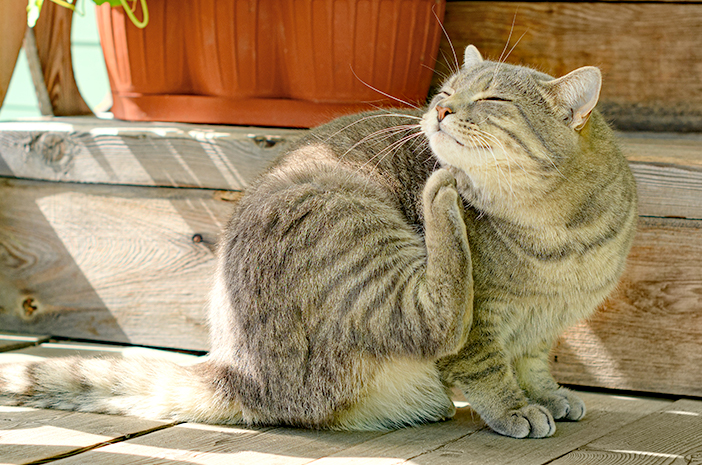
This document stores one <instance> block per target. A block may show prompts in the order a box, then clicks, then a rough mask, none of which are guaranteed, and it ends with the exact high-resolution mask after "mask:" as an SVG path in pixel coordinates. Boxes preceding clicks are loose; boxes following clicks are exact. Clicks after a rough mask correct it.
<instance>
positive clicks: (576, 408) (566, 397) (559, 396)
mask: <svg viewBox="0 0 702 465" xmlns="http://www.w3.org/2000/svg"><path fill="white" fill-rule="evenodd" d="M537 402H538V403H539V404H540V405H543V406H544V407H546V408H547V409H548V410H549V412H551V415H553V418H555V419H556V420H569V421H579V420H582V418H583V417H584V416H585V403H584V402H583V401H582V400H581V399H580V397H578V396H577V395H575V393H574V392H573V391H571V390H570V389H567V388H563V387H562V388H559V389H558V390H557V391H555V392H552V393H551V394H550V395H549V396H548V397H544V398H542V399H539V400H538V401H537Z"/></svg>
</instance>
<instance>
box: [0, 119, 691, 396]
mask: <svg viewBox="0 0 702 465" xmlns="http://www.w3.org/2000/svg"><path fill="white" fill-rule="evenodd" d="M296 134H298V132H297V131H285V130H272V131H269V132H261V130H252V129H247V128H224V127H196V126H189V125H178V124H169V125H163V124H161V125H159V124H143V125H139V126H138V127H136V126H134V125H129V124H125V123H120V122H117V121H114V122H110V121H108V122H104V121H103V122H100V123H96V120H90V119H89V120H82V119H59V120H57V121H54V122H49V123H41V122H36V123H23V124H15V123H0V225H1V227H0V328H2V329H3V330H12V331H18V332H25V333H35V334H37V333H48V334H52V335H55V336H65V337H72V338H84V339H93V340H102V341H114V342H131V343H135V344H144V345H149V346H157V347H173V348H181V349H195V350H206V349H207V347H208V345H207V331H206V328H205V312H204V309H205V303H206V300H207V291H208V289H209V287H210V279H211V276H212V270H213V259H214V255H213V247H214V243H215V241H216V238H217V235H218V233H219V231H220V230H221V228H222V227H223V225H224V224H225V223H226V221H227V219H228V216H229V212H230V210H231V206H232V202H234V201H236V200H237V198H238V197H239V195H240V193H239V192H238V191H240V190H241V189H243V188H244V187H246V185H247V184H248V183H249V182H250V181H251V179H252V178H253V177H254V176H255V175H256V174H257V173H258V172H260V171H261V170H262V169H263V168H264V167H265V166H266V165H267V163H268V162H269V161H270V160H271V159H272V158H273V157H274V156H275V155H276V153H277V151H276V147H277V144H276V141H278V140H280V139H285V138H291V137H295V135H296ZM621 141H622V145H623V147H624V149H625V152H626V154H627V156H628V158H629V161H630V164H631V167H632V169H633V171H634V174H635V176H636V179H637V182H638V188H639V194H640V215H641V216H640V219H639V231H638V234H637V236H636V240H635V244H634V248H633V250H632V253H631V256H630V258H629V265H628V269H627V271H626V273H625V275H624V277H623V279H622V283H621V285H620V287H619V290H618V291H617V292H616V293H615V294H614V295H613V296H612V298H611V299H610V300H609V301H608V302H607V303H606V305H604V306H603V308H602V309H601V311H600V312H599V313H598V314H597V315H596V316H595V317H594V318H593V319H592V320H591V321H590V322H586V323H583V324H581V325H579V326H577V327H575V328H573V329H572V330H570V331H569V332H568V333H567V334H566V335H565V336H564V338H563V339H562V341H561V343H560V344H559V346H558V347H557V348H556V350H555V351H554V354H553V367H554V370H555V373H556V375H557V376H558V378H559V379H560V380H561V381H563V382H567V383H572V384H581V385H587V386H600V387H612V388H623V389H635V390H643V391H654V392H667V393H675V394H687V395H698V396H700V395H702V371H700V370H699V367H700V366H702V311H701V310H702V203H701V202H700V199H702V153H701V149H700V147H702V136H700V135H671V134H658V135H655V134H636V133H631V134H621Z"/></svg>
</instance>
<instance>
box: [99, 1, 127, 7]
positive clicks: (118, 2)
mask: <svg viewBox="0 0 702 465" xmlns="http://www.w3.org/2000/svg"><path fill="white" fill-rule="evenodd" d="M93 2H95V4H96V5H102V4H103V3H105V2H107V3H109V4H110V6H122V3H121V2H120V1H119V0H93Z"/></svg>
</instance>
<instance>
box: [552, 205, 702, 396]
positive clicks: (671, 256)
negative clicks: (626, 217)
mask: <svg viewBox="0 0 702 465" xmlns="http://www.w3.org/2000/svg"><path fill="white" fill-rule="evenodd" d="M701 309H702V221H698V220H695V221H692V220H672V219H666V220H663V219H656V218H640V219H639V230H638V233H637V236H636V238H635V242H634V246H633V249H632V251H631V254H630V256H629V260H628V267H627V270H626V272H625V273H624V276H623V278H622V281H621V283H620V286H619V289H618V290H617V291H616V292H615V293H614V294H613V295H612V297H611V298H610V299H609V300H608V301H607V302H606V304H605V305H604V306H603V308H602V311H600V312H598V313H597V314H596V315H595V316H594V317H593V318H592V319H591V320H590V321H589V322H586V323H582V324H580V325H578V326H577V327H575V328H572V329H571V330H569V331H567V332H566V334H565V335H564V337H563V338H562V339H561V343H560V344H559V345H558V347H557V348H556V350H555V351H554V354H553V364H552V366H553V371H554V374H555V375H556V376H557V378H558V379H559V380H560V381H561V382H564V383H570V384H579V385H586V386H601V387H608V388H618V389H633V390H639V391H649V392H666V393H671V394H685V395H693V396H700V395H702V371H700V370H699V369H698V367H700V366H702V312H700V310H701Z"/></svg>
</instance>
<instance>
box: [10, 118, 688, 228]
mask: <svg viewBox="0 0 702 465" xmlns="http://www.w3.org/2000/svg"><path fill="white" fill-rule="evenodd" d="M111 124H112V122H105V121H100V120H97V119H94V118H87V119H77V118H60V119H53V120H50V122H43V123H42V122H31V123H0V176H9V177H18V178H26V179H37V180H46V181H70V182H81V183H105V184H129V185H147V186H172V187H204V188H212V189H234V190H241V189H243V188H245V187H246V186H247V185H248V184H249V183H250V182H251V181H252V180H253V179H254V178H255V177H256V176H257V175H258V174H259V173H260V172H261V171H263V170H264V169H265V167H266V166H267V165H268V164H269V163H270V162H271V161H272V160H273V158H275V156H277V154H278V149H277V148H276V147H279V144H276V143H275V142H276V141H282V140H289V139H293V138H295V137H298V136H299V135H301V134H302V133H303V131H294V130H285V129H269V130H268V129H263V128H236V127H214V126H196V125H186V124H165V125H164V124H163V123H159V124H157V123H145V124H144V125H143V126H142V125H138V126H135V125H133V124H132V125H127V124H125V123H123V122H121V123H120V122H118V123H117V124H115V126H114V127H113V126H111ZM620 139H621V145H622V147H623V150H624V151H625V153H626V154H627V157H628V158H629V160H631V163H632V169H633V171H634V175H635V177H636V179H637V182H638V185H639V194H640V213H641V214H642V215H645V216H661V217H667V216H670V217H679V218H702V204H701V203H700V202H698V201H697V199H698V198H700V196H702V161H700V160H702V136H699V135H696V136H692V135H679V134H663V135H655V134H647V135H633V134H627V133H622V134H620ZM267 141H268V142H267Z"/></svg>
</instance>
